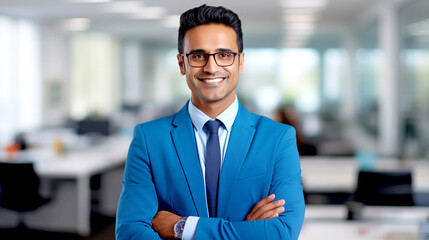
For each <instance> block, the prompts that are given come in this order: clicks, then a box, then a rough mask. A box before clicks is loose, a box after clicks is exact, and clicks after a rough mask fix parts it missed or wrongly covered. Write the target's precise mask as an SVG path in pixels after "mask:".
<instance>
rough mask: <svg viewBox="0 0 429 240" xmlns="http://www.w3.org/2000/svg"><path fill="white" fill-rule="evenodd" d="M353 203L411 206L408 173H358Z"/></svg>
mask: <svg viewBox="0 0 429 240" xmlns="http://www.w3.org/2000/svg"><path fill="white" fill-rule="evenodd" d="M354 200H355V201H357V202H361V203H363V204H364V205H384V206H413V205H414V200H413V190H412V175H411V172H410V171H360V172H359V175H358V181H357V189H356V192H355V199H354Z"/></svg>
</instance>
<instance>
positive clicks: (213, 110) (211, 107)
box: [191, 94, 235, 119]
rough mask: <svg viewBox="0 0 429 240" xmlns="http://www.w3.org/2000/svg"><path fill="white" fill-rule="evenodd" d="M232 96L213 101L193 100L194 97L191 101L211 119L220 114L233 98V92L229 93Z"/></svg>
mask: <svg viewBox="0 0 429 240" xmlns="http://www.w3.org/2000/svg"><path fill="white" fill-rule="evenodd" d="M231 95H232V97H229V98H226V99H223V100H221V101H215V102H201V101H195V99H194V98H192V99H191V100H192V103H193V104H194V105H195V107H197V108H198V109H200V110H201V112H203V113H204V114H206V115H207V116H208V117H210V118H211V119H214V118H216V117H217V116H219V114H221V113H222V112H223V111H225V110H226V109H227V108H228V107H229V106H231V104H232V103H233V102H234V100H235V94H231Z"/></svg>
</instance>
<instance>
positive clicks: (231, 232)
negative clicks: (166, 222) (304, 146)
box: [195, 127, 305, 240]
mask: <svg viewBox="0 0 429 240" xmlns="http://www.w3.org/2000/svg"><path fill="white" fill-rule="evenodd" d="M273 169H274V170H273V178H272V182H271V186H270V194H271V193H274V194H276V200H278V199H284V200H285V205H284V207H285V211H284V212H283V213H282V214H280V216H279V217H276V218H271V219H266V220H255V221H241V222H230V221H227V220H224V219H220V218H200V220H199V222H198V225H197V230H196V236H195V239H271V240H272V239H298V236H299V233H300V231H301V227H302V223H303V221H304V212H305V203H304V196H303V188H302V185H301V167H300V163H299V154H298V150H297V147H296V136H295V129H294V128H292V127H288V128H287V130H286V131H285V133H284V134H283V136H282V137H281V140H280V142H279V144H278V147H277V150H276V154H275V159H274V167H273Z"/></svg>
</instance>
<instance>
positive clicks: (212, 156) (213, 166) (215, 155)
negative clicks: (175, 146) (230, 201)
mask: <svg viewBox="0 0 429 240" xmlns="http://www.w3.org/2000/svg"><path fill="white" fill-rule="evenodd" d="M221 124H222V123H221V122H220V121H219V120H215V121H210V120H209V121H207V122H206V124H205V125H204V126H205V127H206V128H207V129H208V130H209V132H210V134H209V139H208V140H207V146H206V191H207V204H208V208H209V216H210V217H216V208H217V192H218V185H219V172H220V157H221V155H220V145H219V136H218V129H219V126H220V125H221Z"/></svg>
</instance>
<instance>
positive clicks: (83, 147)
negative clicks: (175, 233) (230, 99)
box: [0, 0, 429, 239]
mask: <svg viewBox="0 0 429 240" xmlns="http://www.w3.org/2000/svg"><path fill="white" fill-rule="evenodd" d="M203 3H207V4H208V5H222V6H225V7H228V8H231V9H232V10H233V11H235V12H236V13H238V15H239V16H240V18H241V20H242V24H243V32H244V48H245V49H244V52H245V54H246V55H245V65H244V73H243V74H242V75H241V76H240V82H239V86H238V90H237V91H238V92H237V94H238V97H239V99H240V101H241V103H242V104H243V105H245V106H246V107H247V108H248V109H250V110H251V111H253V112H255V113H259V114H262V115H265V116H268V117H270V118H272V119H274V120H276V121H281V122H284V123H288V124H291V125H294V126H295V127H296V129H297V138H298V145H299V146H298V147H299V150H300V154H301V156H302V157H301V164H302V171H303V186H304V190H305V194H306V201H307V206H308V210H307V219H306V222H305V223H304V226H303V232H302V236H301V238H302V239H336V238H334V237H333V236H332V235H333V234H334V232H332V231H333V230H332V229H335V231H337V234H338V239H418V236H419V231H421V230H422V229H423V227H421V226H422V223H423V222H424V220H425V219H426V220H427V218H428V217H429V186H428V184H429V159H428V158H429V2H428V1H426V0H378V1H374V0H266V1H263V2H260V1H245V0H240V1H207V2H204V1H173V0H156V1H155V0H144V1H132V0H129V1H121V0H110V1H109V0H61V1H60V0H33V1H29V0H0V147H1V153H2V154H1V155H0V158H1V159H0V162H14V163H19V162H32V163H34V164H33V165H34V168H35V172H36V174H37V175H38V177H40V182H41V184H40V189H41V191H42V193H44V194H45V196H50V197H52V199H50V200H51V201H49V202H48V203H46V204H44V205H43V206H40V207H38V208H37V209H35V210H34V211H30V212H27V213H25V214H24V215H25V216H24V217H21V216H20V215H21V214H17V211H15V210H13V209H12V210H11V209H6V208H3V209H1V208H0V224H1V225H2V227H1V228H0V229H3V230H0V234H6V236H9V235H12V234H17V233H18V232H31V234H35V233H38V234H45V235H43V236H44V237H49V236H52V237H53V238H58V237H59V236H61V238H63V239H65V238H66V236H67V237H70V238H71V239H81V238H85V239H90V238H91V237H93V238H92V239H95V238H94V237H97V236H102V237H101V238H102V239H113V238H114V233H113V230H112V229H113V228H112V226H113V225H112V224H113V223H112V222H113V221H114V214H115V207H116V202H117V198H118V196H119V191H120V181H121V176H122V175H121V174H122V167H123V163H124V161H125V157H126V153H127V147H128V144H129V142H130V140H131V137H132V130H133V127H134V125H135V124H138V123H141V122H145V121H148V120H151V119H154V118H158V117H160V116H164V115H167V114H170V113H173V112H175V111H177V110H178V109H180V108H181V107H182V106H183V105H184V104H185V102H186V101H187V100H188V99H189V97H190V91H189V90H188V88H187V85H186V82H185V79H184V77H183V76H182V75H180V72H179V68H178V65H177V60H176V54H177V30H178V23H179V15H180V14H181V13H182V12H184V11H185V10H187V9H189V8H192V7H195V6H199V5H200V4H203ZM23 148H24V149H23ZM110 151H113V153H112V152H110ZM103 154H104V155H103ZM112 156H114V157H112ZM105 158H106V159H107V158H109V159H108V160H106V159H105ZM93 159H97V161H95V160H93ZM91 161H92V162H97V164H98V162H99V163H100V165H99V166H98V165H97V166H95V164H91ZM65 162H67V163H68V164H69V165H67V164H66V165H65V166H64V163H65ZM106 162H108V163H107V164H106ZM58 169H59V170H58ZM61 169H63V170H61ZM72 169H75V171H74V172H73V170H72ZM88 169H90V170H88ZM58 172H59V173H58ZM81 172H84V174H81ZM362 172H364V173H368V172H370V173H380V174H384V175H389V176H392V175H395V174H398V173H404V174H405V175H407V174H408V173H409V174H410V175H411V177H410V179H409V180H405V182H400V181H399V182H395V181H397V179H392V180H391V182H390V183H392V185H393V188H394V186H400V187H404V186H405V187H406V186H409V187H410V189H409V190H404V191H402V190H395V191H393V193H392V194H393V195H395V196H396V195H407V194H408V195H411V196H412V198H413V199H412V203H411V204H408V203H405V202H404V201H399V202H392V201H390V202H389V199H391V198H390V197H387V200H386V201H385V202H383V201H381V202H378V203H364V206H365V207H362V205H359V203H361V202H364V200H362V199H360V198H359V197H357V195H358V194H357V190H358V188H359V189H360V186H358V185H359V184H358V182H359V181H360V180H359V179H360V178H363V177H364V176H366V175H365V174H362ZM395 176H396V175H395ZM375 179H376V178H374V180H370V182H371V181H374V182H383V181H385V180H375ZM407 179H408V178H407ZM361 180H362V179H361ZM370 185H371V184H370ZM87 186H89V190H88V187H87ZM390 187H392V186H390ZM82 189H83V190H82ZM401 189H403V188H401ZM80 191H84V192H85V193H84V194H82V193H81V192H80ZM88 191H89V192H88ZM4 192H5V191H3V195H5V194H4ZM0 194H2V192H0ZM368 195H369V194H366V196H368ZM402 197H403V196H402ZM373 198H377V199H379V197H378V196H374V197H373ZM392 198H394V197H392ZM380 199H382V197H381V198H380ZM88 201H89V203H88ZM367 205H368V206H369V205H376V206H371V207H369V208H368V207H367ZM389 205H393V206H390V207H385V206H389ZM399 205H412V206H401V207H398V206H399ZM65 209H68V210H65ZM356 209H358V210H356ZM59 215H61V216H59ZM350 215H353V216H350ZM347 218H349V219H354V220H353V221H347ZM402 218H403V219H402ZM20 219H21V220H22V219H23V222H24V223H25V225H26V227H27V228H30V229H35V230H31V231H30V230H22V228H15V226H16V224H18V222H19V221H20ZM82 219H83V220H82ZM356 219H357V220H356ZM392 219H396V221H394V222H393V223H392V221H391V220H392ZM401 219H402V220H401ZM341 229H342V230H341ZM54 233H55V234H68V235H55V234H54ZM7 234H9V235H7ZM103 234H104V235H103ZM314 234H316V235H314ZM324 234H325V235H326V236H325V235H324ZM341 234H343V235H341ZM314 236H317V237H316V238H315V237H314ZM0 238H1V237H0ZM2 239H3V238H2ZM11 239H12V238H11ZM13 239H16V238H13Z"/></svg>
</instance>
